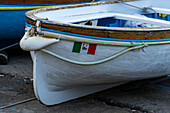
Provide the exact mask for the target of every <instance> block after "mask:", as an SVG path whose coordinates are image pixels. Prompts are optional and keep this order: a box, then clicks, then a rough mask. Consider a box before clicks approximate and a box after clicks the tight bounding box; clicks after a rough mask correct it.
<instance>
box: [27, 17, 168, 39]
mask: <svg viewBox="0 0 170 113" xmlns="http://www.w3.org/2000/svg"><path fill="white" fill-rule="evenodd" d="M27 23H28V24H31V25H35V21H33V20H31V19H29V18H27ZM41 27H43V28H47V29H52V30H57V31H62V32H69V33H75V34H81V35H87V36H95V37H105V38H117V39H133V40H134V39H135V40H150V39H165V38H170V31H169V30H163V31H161V30H157V31H150V32H148V31H135V30H134V31H116V30H104V29H103V30H102V29H90V28H81V27H71V26H64V25H56V24H49V23H42V25H41ZM131 29H133V28H131ZM135 29H141V28H135ZM165 34H166V35H165Z"/></svg>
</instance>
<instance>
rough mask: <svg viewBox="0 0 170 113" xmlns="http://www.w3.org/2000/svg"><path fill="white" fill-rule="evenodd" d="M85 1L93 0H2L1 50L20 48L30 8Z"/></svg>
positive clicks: (0, 9)
mask: <svg viewBox="0 0 170 113" xmlns="http://www.w3.org/2000/svg"><path fill="white" fill-rule="evenodd" d="M85 2H91V0H0V17H1V18H0V25H1V26H0V31H1V32H0V42H1V44H0V51H2V50H4V49H7V48H10V47H11V46H15V47H18V48H19V46H18V43H19V41H20V39H21V38H22V36H23V35H24V26H25V21H26V19H25V12H27V11H28V10H32V9H38V8H45V7H51V6H56V5H68V4H79V3H85ZM2 54H3V53H2ZM0 56H1V55H0ZM3 56H5V57H4V58H2V59H6V58H7V56H6V54H3ZM3 56H2V57H3ZM6 60H7V59H6ZM0 62H1V61H0ZM1 64H2V63H1Z"/></svg>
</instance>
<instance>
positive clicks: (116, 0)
mask: <svg viewBox="0 0 170 113" xmlns="http://www.w3.org/2000/svg"><path fill="white" fill-rule="evenodd" d="M114 1H115V2H117V3H121V4H124V5H128V6H131V7H135V8H137V9H142V10H143V8H141V7H138V6H135V5H131V4H127V3H125V2H120V1H118V0H114Z"/></svg>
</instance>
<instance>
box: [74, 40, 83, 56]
mask: <svg viewBox="0 0 170 113" xmlns="http://www.w3.org/2000/svg"><path fill="white" fill-rule="evenodd" d="M81 44H82V42H74V45H73V50H72V52H76V53H80V50H81Z"/></svg>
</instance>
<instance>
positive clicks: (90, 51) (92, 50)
mask: <svg viewBox="0 0 170 113" xmlns="http://www.w3.org/2000/svg"><path fill="white" fill-rule="evenodd" d="M96 47H97V45H96V44H89V49H88V52H87V54H91V55H94V54H95V51H96Z"/></svg>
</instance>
